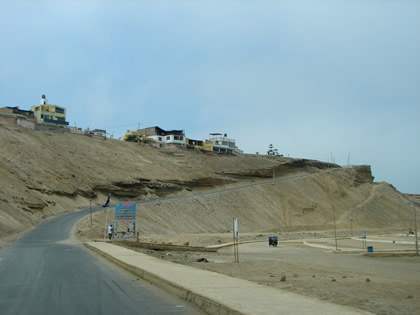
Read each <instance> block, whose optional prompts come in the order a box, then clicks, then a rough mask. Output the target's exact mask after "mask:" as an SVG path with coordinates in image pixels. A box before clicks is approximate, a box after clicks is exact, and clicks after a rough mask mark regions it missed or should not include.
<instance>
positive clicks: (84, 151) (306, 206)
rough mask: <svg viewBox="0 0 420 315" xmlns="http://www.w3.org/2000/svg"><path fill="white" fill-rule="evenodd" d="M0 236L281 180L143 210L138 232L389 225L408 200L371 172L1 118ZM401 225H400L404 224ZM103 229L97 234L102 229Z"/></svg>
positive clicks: (404, 216)
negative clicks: (160, 145) (79, 215)
mask: <svg viewBox="0 0 420 315" xmlns="http://www.w3.org/2000/svg"><path fill="white" fill-rule="evenodd" d="M0 148H1V150H0V176H1V183H0V237H1V236H4V235H6V234H10V233H14V232H19V231H22V230H25V229H27V228H29V227H31V226H33V225H34V224H37V223H39V222H40V221H42V219H43V218H45V217H47V216H51V215H55V214H60V213H63V212H66V211H75V210H77V209H78V208H81V207H87V206H88V205H89V195H90V196H91V198H92V204H93V205H98V204H101V203H103V202H104V201H105V199H106V195H107V194H108V193H111V196H112V200H113V201H115V200H133V199H134V200H145V199H154V198H157V197H165V196H169V195H191V194H193V193H197V192H204V191H211V190H214V189H223V188H229V187H238V186H243V185H246V184H249V183H258V182H263V181H267V180H269V179H271V178H272V176H273V168H274V173H275V176H276V178H288V177H294V176H298V175H308V176H305V177H299V178H294V179H290V180H284V181H279V182H275V183H270V184H263V185H257V186H250V187H245V188H242V189H235V190H228V191H224V192H220V193H217V194H211V195H206V196H200V197H191V198H186V199H185V198H184V199H172V200H168V201H161V202H155V203H148V204H142V205H140V204H139V205H138V209H139V210H138V211H139V218H141V219H140V222H139V224H140V228H141V229H143V231H148V232H150V233H169V234H171V233H172V234H174V233H213V232H226V230H229V229H230V224H231V222H230V221H231V218H232V217H233V216H237V217H238V218H239V219H240V220H241V221H240V222H241V228H242V230H246V231H264V230H273V229H274V230H275V229H280V228H281V229H283V230H287V229H289V230H293V229H306V228H309V227H310V226H319V227H321V226H326V227H330V226H331V224H332V206H333V205H334V207H335V209H336V219H337V222H338V224H339V225H340V224H347V223H345V222H347V221H348V220H349V218H350V216H352V218H353V220H354V221H355V222H360V223H361V224H363V225H364V226H367V227H372V228H376V227H383V226H389V225H395V224H397V223H398V224H399V222H400V221H401V220H406V221H408V220H409V218H410V215H411V213H412V207H411V206H410V202H409V200H408V199H407V198H406V197H405V196H404V195H402V194H400V193H399V192H398V191H396V190H395V189H394V188H393V187H392V186H391V185H389V184H387V183H373V177H372V175H371V173H370V168H369V167H367V166H362V167H357V168H349V169H346V168H340V167H338V166H337V165H329V164H327V163H322V162H318V161H310V160H302V159H291V158H284V157H268V156H257V155H238V156H233V155H217V154H213V153H202V152H197V151H191V150H182V149H177V150H171V151H165V150H162V149H155V148H151V147H149V146H142V145H138V144H135V143H125V142H121V141H118V140H109V139H108V140H101V139H94V138H89V137H86V136H81V135H73V134H68V133H66V134H58V133H53V132H44V131H34V130H29V129H24V128H20V127H18V126H16V125H15V124H14V122H13V121H12V120H10V119H5V118H2V117H0ZM397 221H398V222H397ZM98 233H99V230H98Z"/></svg>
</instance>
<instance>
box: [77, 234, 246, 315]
mask: <svg viewBox="0 0 420 315" xmlns="http://www.w3.org/2000/svg"><path fill="white" fill-rule="evenodd" d="M84 245H85V246H86V247H87V248H89V249H90V250H92V251H94V252H96V253H98V254H99V255H101V256H103V257H105V258H107V259H108V260H110V261H112V262H113V263H115V264H116V265H118V266H120V267H122V268H124V269H126V270H128V271H130V272H131V273H134V274H135V275H137V276H139V277H140V278H142V279H144V280H146V281H148V282H150V283H152V284H154V285H156V286H158V287H160V288H163V289H164V290H166V291H168V292H170V293H172V294H174V295H176V296H178V297H180V298H182V299H184V300H186V301H188V302H190V303H192V304H194V305H196V306H197V307H199V308H200V309H201V310H203V311H205V312H206V313H208V314H223V315H242V314H243V313H241V312H238V311H236V310H233V309H231V308H229V307H227V306H225V305H223V304H220V303H219V302H217V301H213V300H211V299H209V298H207V297H205V296H202V295H200V294H197V293H195V292H191V291H190V290H188V289H186V288H184V287H181V286H179V285H177V284H175V283H172V282H170V281H168V280H166V279H164V278H161V277H159V276H157V275H156V274H153V273H150V272H147V271H145V270H143V269H141V268H139V267H135V266H132V265H130V264H127V263H124V262H122V261H121V260H119V259H117V258H115V257H113V256H112V255H109V254H108V253H105V252H103V251H101V250H100V249H98V248H96V247H93V246H91V245H89V244H88V243H86V242H85V243H84Z"/></svg>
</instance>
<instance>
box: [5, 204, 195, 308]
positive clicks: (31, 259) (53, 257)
mask: <svg viewBox="0 0 420 315" xmlns="http://www.w3.org/2000/svg"><path fill="white" fill-rule="evenodd" d="M88 213H89V211H88V210H84V211H81V212H77V213H70V214H67V215H64V216H61V217H57V218H55V219H53V220H49V221H48V222H44V223H42V224H40V225H39V226H38V227H37V228H35V229H33V230H31V231H30V232H28V233H26V234H25V235H24V236H23V237H22V238H21V239H20V240H19V241H17V242H16V243H15V244H13V245H12V246H10V247H8V248H6V249H4V250H2V251H1V252H0V314H2V315H5V314H112V315H115V314H172V313H174V314H202V313H201V312H200V311H199V310H198V309H197V308H195V307H194V306H193V305H191V304H189V303H187V302H186V301H184V300H181V299H178V298H177V297H173V296H171V295H169V294H168V293H166V292H165V291H163V290H161V289H159V288H157V287H154V286H152V285H151V284H149V283H147V282H145V281H143V280H141V279H140V280H139V279H138V278H137V277H136V276H135V275H133V274H131V273H129V272H127V271H125V270H123V269H120V268H119V267H117V266H115V265H113V264H112V263H110V262H108V261H107V260H105V259H104V258H102V257H101V256H99V255H97V254H94V253H92V252H90V251H89V250H88V249H86V248H85V247H84V246H83V245H82V244H81V243H80V242H78V241H75V240H71V239H69V237H70V231H71V228H72V227H73V225H74V223H75V222H77V220H78V219H80V218H81V217H83V216H85V215H86V214H88Z"/></svg>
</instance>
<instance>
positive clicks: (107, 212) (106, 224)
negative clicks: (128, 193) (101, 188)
mask: <svg viewBox="0 0 420 315" xmlns="http://www.w3.org/2000/svg"><path fill="white" fill-rule="evenodd" d="M110 196H111V195H110V194H108V199H107V200H106V203H105V205H104V206H106V207H107V208H108V209H107V211H106V220H105V231H104V241H105V240H106V228H107V227H108V214H109V201H110Z"/></svg>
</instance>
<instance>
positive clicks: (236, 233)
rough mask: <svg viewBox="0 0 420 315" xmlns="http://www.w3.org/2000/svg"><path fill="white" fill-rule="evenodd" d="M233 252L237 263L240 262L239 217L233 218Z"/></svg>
mask: <svg viewBox="0 0 420 315" xmlns="http://www.w3.org/2000/svg"><path fill="white" fill-rule="evenodd" d="M233 253H234V255H235V263H239V231H238V218H233Z"/></svg>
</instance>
